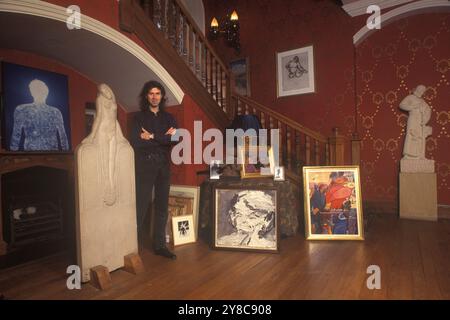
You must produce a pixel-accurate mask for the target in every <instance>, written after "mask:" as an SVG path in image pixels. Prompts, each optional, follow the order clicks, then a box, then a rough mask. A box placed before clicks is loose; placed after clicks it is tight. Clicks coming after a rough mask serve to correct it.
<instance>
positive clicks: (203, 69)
mask: <svg viewBox="0 0 450 320" xmlns="http://www.w3.org/2000/svg"><path fill="white" fill-rule="evenodd" d="M200 48H201V51H202V55H201V71H200V72H201V77H202V84H203V86H204V87H205V88H208V81H207V78H206V76H207V72H206V50H207V49H206V45H205V44H204V43H203V42H202V43H201V47H200Z"/></svg>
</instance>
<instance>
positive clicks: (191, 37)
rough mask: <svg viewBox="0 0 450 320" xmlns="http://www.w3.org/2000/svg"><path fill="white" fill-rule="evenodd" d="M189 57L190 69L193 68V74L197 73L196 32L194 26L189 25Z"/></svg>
mask: <svg viewBox="0 0 450 320" xmlns="http://www.w3.org/2000/svg"><path fill="white" fill-rule="evenodd" d="M188 39H189V40H188V42H189V44H188V57H189V67H190V68H191V70H192V72H194V73H195V67H194V62H195V61H194V58H195V57H194V31H193V29H192V26H191V25H190V24H188Z"/></svg>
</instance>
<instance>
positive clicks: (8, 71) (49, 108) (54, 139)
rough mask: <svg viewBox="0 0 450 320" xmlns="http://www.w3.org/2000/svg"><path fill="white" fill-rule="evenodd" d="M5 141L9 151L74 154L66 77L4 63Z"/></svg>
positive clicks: (3, 127)
mask: <svg viewBox="0 0 450 320" xmlns="http://www.w3.org/2000/svg"><path fill="white" fill-rule="evenodd" d="M1 70H2V95H3V117H2V118H3V119H2V120H3V126H2V130H3V139H2V146H3V148H4V149H6V150H8V151H25V152H55V151H63V152H67V151H70V150H72V146H71V132H70V109H69V89H68V87H69V86H68V78H67V76H66V75H63V74H59V73H55V72H50V71H46V70H40V69H36V68H31V67H27V66H23V65H19V64H14V63H9V62H2V65H1Z"/></svg>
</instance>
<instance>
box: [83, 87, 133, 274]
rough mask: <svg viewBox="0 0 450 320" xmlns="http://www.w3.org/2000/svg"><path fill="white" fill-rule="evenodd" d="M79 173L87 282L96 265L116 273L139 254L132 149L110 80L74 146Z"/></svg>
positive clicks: (84, 267) (99, 92) (99, 95)
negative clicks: (127, 259) (126, 258)
mask: <svg viewBox="0 0 450 320" xmlns="http://www.w3.org/2000/svg"><path fill="white" fill-rule="evenodd" d="M76 171H77V172H76V179H77V184H76V185H77V254H78V264H79V266H80V267H81V271H82V281H83V282H86V281H89V280H90V269H91V268H92V267H95V266H98V265H103V266H105V267H107V268H108V269H109V271H113V270H115V269H118V268H121V267H123V266H124V256H126V255H128V254H132V253H136V254H137V252H138V244H137V226H136V197H135V174H134V152H133V149H132V147H131V146H130V144H129V143H128V141H127V140H126V139H125V138H124V136H123V134H122V131H121V129H120V125H119V123H118V121H117V104H116V100H115V97H114V93H113V92H112V90H111V89H110V88H109V87H108V86H107V85H106V84H100V85H99V86H98V94H97V100H96V117H95V120H94V124H93V127H92V132H91V133H90V134H89V136H88V137H86V139H84V140H83V141H82V143H81V144H80V145H79V146H78V147H77V149H76Z"/></svg>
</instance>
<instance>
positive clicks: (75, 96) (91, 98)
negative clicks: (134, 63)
mask: <svg viewBox="0 0 450 320" xmlns="http://www.w3.org/2000/svg"><path fill="white" fill-rule="evenodd" d="M0 60H2V61H5V62H11V63H16V64H20V65H24V66H28V67H32V68H38V69H42V70H46V71H51V72H57V73H60V74H64V75H66V76H67V77H68V82H69V106H70V128H71V138H72V148H73V149H75V147H76V146H77V145H78V144H79V143H80V142H81V141H82V140H83V139H84V137H85V136H86V135H85V119H84V117H85V116H84V110H85V104H86V102H95V99H96V97H97V84H96V83H94V82H93V81H91V80H90V79H88V78H86V77H85V76H84V75H82V74H80V73H78V72H77V71H76V70H74V69H71V68H70V67H68V66H65V65H63V64H61V63H59V62H56V61H54V60H52V59H48V58H45V57H42V56H39V55H36V54H32V53H29V52H23V51H18V50H9V49H2V48H0ZM117 118H118V120H119V123H120V126H121V128H122V131H123V132H124V133H126V132H127V115H126V112H125V111H124V110H123V109H122V107H121V106H120V105H119V108H118V109H117Z"/></svg>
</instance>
